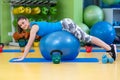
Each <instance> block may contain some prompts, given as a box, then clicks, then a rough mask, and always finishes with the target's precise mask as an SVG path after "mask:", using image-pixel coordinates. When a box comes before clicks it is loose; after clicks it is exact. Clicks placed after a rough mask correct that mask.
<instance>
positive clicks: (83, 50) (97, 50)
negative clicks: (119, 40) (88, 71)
mask: <svg viewBox="0 0 120 80" xmlns="http://www.w3.org/2000/svg"><path fill="white" fill-rule="evenodd" d="M80 52H86V50H85V49H80ZM92 52H106V50H104V49H92ZM117 52H120V50H117Z"/></svg>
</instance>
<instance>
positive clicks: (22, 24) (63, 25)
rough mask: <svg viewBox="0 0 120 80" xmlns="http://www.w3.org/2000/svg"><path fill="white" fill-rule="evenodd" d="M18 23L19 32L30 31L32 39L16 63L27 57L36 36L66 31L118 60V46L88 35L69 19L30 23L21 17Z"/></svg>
mask: <svg viewBox="0 0 120 80" xmlns="http://www.w3.org/2000/svg"><path fill="white" fill-rule="evenodd" d="M17 23H18V31H19V32H20V33H21V32H22V31H23V30H27V29H30V38H29V40H28V43H27V45H26V46H25V50H24V53H23V56H22V57H20V58H18V59H16V60H15V61H21V60H23V59H24V58H25V57H26V56H27V54H28V52H29V50H30V48H31V46H32V44H33V42H34V39H35V36H36V35H39V36H41V37H43V36H45V35H47V34H49V33H52V32H55V31H61V30H65V31H68V32H70V33H72V34H73V35H74V36H75V37H76V38H78V39H79V40H80V41H84V42H86V43H92V44H95V45H97V46H99V47H101V48H104V49H105V50H106V52H108V53H109V54H110V56H111V57H112V58H113V59H114V60H116V57H117V51H116V46H115V45H114V44H112V45H108V44H106V43H105V42H103V41H102V40H100V39H98V38H96V37H94V36H90V35H88V34H86V33H85V32H84V31H83V30H82V29H81V28H80V27H79V26H78V25H77V24H75V23H74V22H73V21H72V20H71V19H69V18H65V19H63V20H61V21H58V22H29V20H28V18H26V17H25V16H20V17H19V18H18V20H17ZM58 36H59V35H58Z"/></svg>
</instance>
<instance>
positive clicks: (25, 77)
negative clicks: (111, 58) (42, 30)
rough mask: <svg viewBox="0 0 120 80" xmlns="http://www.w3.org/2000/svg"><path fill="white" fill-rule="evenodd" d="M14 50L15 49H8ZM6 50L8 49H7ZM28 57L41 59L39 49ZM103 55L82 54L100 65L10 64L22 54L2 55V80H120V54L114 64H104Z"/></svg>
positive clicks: (0, 70)
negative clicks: (11, 60)
mask: <svg viewBox="0 0 120 80" xmlns="http://www.w3.org/2000/svg"><path fill="white" fill-rule="evenodd" d="M7 48H11V49H14V47H7ZM5 49H6V48H5ZM34 49H35V52H34V53H30V54H29V55H28V56H27V57H41V55H40V52H39V48H34ZM102 54H103V53H92V54H86V53H80V54H79V55H78V57H97V58H98V59H99V60H100V62H98V63H60V64H53V63H10V62H9V60H10V59H12V58H14V57H19V56H20V55H22V54H21V53H0V80H120V54H118V59H117V60H116V62H114V63H113V64H102V63H101V56H102Z"/></svg>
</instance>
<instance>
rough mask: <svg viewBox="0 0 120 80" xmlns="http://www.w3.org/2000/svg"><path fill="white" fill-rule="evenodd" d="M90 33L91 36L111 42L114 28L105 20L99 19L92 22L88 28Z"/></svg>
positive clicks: (114, 33)
mask: <svg viewBox="0 0 120 80" xmlns="http://www.w3.org/2000/svg"><path fill="white" fill-rule="evenodd" d="M90 34H91V35H92V36H95V37H98V38H99V39H101V40H103V41H104V42H106V43H107V44H112V43H113V41H114V39H115V36H116V32H115V29H114V28H113V26H112V25H111V24H110V23H108V22H106V21H101V22H98V23H96V24H94V25H93V27H92V28H91V30H90Z"/></svg>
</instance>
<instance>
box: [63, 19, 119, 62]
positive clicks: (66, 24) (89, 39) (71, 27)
mask: <svg viewBox="0 0 120 80" xmlns="http://www.w3.org/2000/svg"><path fill="white" fill-rule="evenodd" d="M61 23H62V26H63V30H65V31H68V32H70V33H72V34H73V35H74V36H75V37H77V38H78V39H79V40H80V41H84V42H86V43H92V44H95V45H97V46H99V47H101V48H104V49H105V50H106V51H107V52H109V53H110V55H111V57H112V58H114V60H115V59H116V56H117V51H116V46H115V45H111V46H109V45H108V44H106V43H105V42H103V41H102V40H100V39H99V38H97V37H94V36H90V35H88V34H87V33H85V32H84V31H83V30H82V29H81V28H80V27H79V26H78V25H76V24H75V23H74V22H73V21H72V20H71V19H69V18H65V19H63V20H62V21H61Z"/></svg>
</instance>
